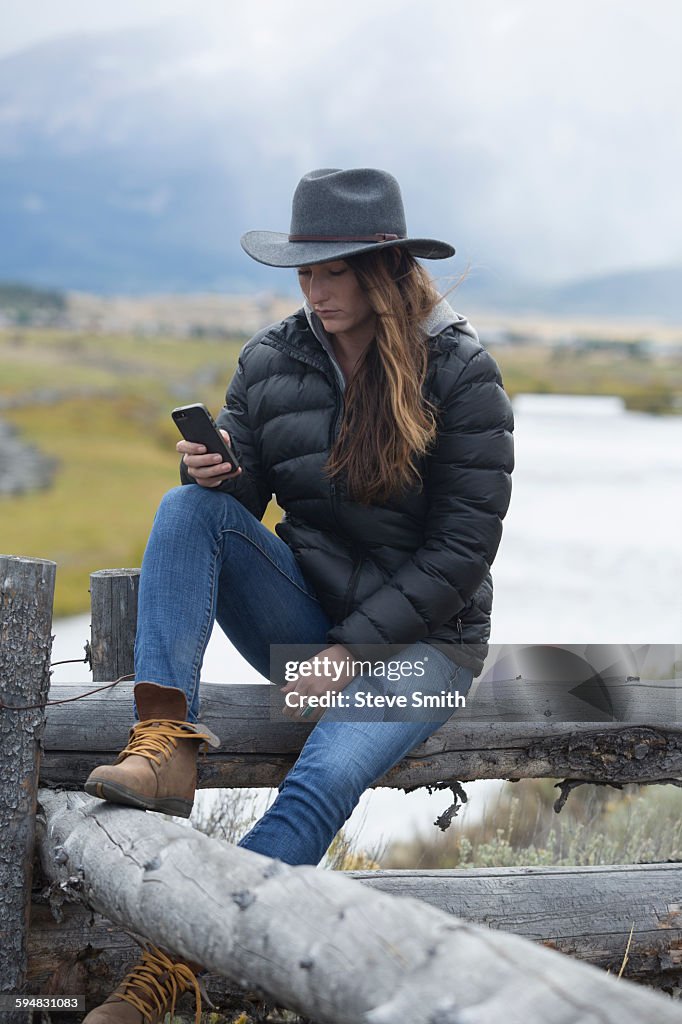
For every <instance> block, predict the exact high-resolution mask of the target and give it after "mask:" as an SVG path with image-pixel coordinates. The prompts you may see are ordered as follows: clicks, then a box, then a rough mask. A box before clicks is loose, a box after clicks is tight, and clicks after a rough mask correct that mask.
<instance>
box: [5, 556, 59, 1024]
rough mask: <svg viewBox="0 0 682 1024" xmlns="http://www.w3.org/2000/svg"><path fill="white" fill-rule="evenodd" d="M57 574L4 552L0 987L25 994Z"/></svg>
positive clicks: (50, 567) (53, 569) (34, 560)
mask: <svg viewBox="0 0 682 1024" xmlns="http://www.w3.org/2000/svg"><path fill="white" fill-rule="evenodd" d="M55 572H56V565H55V563H54V562H48V561H45V560H44V559H39V558H16V557H11V556H9V555H0V701H1V702H2V707H0V836H1V837H2V843H1V844H0V992H14V993H17V992H20V991H21V989H22V986H23V983H24V978H25V974H26V964H27V952H26V939H27V931H28V923H29V910H30V897H31V881H32V874H33V845H34V837H35V812H36V799H37V787H38V768H39V760H40V743H41V740H42V735H43V729H44V725H45V708H44V706H43V705H44V702H45V701H46V700H47V693H48V688H49V679H50V677H49V665H50V651H51V648H52V636H51V632H50V631H51V628H52V602H53V597H54V581H55ZM31 705H38V706H31ZM14 708H21V709H23V710H13V709H14ZM3 1019H6V1020H7V1021H10V1020H15V1019H16V1020H20V1019H21V1020H25V1019H26V1015H25V1014H18V1015H15V1014H9V1013H8V1016H7V1018H3Z"/></svg>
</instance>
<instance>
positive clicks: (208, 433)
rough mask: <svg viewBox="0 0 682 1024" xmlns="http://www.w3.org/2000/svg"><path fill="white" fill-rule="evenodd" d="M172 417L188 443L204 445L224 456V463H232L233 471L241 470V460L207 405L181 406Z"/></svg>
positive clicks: (208, 450) (214, 452)
mask: <svg viewBox="0 0 682 1024" xmlns="http://www.w3.org/2000/svg"><path fill="white" fill-rule="evenodd" d="M171 416H172V417H173V419H174V420H175V425H176V427H177V428H178V430H179V431H180V433H181V434H182V436H183V437H184V439H185V440H186V441H193V442H194V443H195V444H203V445H204V446H205V448H206V451H207V452H211V453H212V454H214V455H222V457H223V462H231V463H232V469H233V470H237V469H239V459H238V458H237V456H236V454H235V451H234V449H233V448H232V446H231V445H229V444H228V443H227V441H225V439H224V438H223V435H222V434H221V433H220V431H219V430H218V427H217V425H216V422H215V420H214V419H213V417H212V416H211V414H210V412H209V411H208V409H207V408H206V406H205V405H202V404H201V403H200V402H197V403H195V404H194V405H181V406H179V407H178V408H177V409H173V411H172V413H171Z"/></svg>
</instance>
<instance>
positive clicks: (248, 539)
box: [221, 526, 317, 601]
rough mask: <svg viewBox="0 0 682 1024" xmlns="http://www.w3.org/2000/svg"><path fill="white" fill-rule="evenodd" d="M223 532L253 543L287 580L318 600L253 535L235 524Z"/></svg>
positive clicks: (306, 594)
mask: <svg viewBox="0 0 682 1024" xmlns="http://www.w3.org/2000/svg"><path fill="white" fill-rule="evenodd" d="M221 533H236V534H237V535H238V536H239V537H241V538H242V539H243V540H245V541H247V543H249V544H251V545H252V547H254V548H256V550H257V551H260V553H261V555H263V557H264V558H266V559H267V560H268V562H269V563H270V565H271V566H272V567H273V568H274V569H276V570H277V571H278V572H279V573H280V575H282V576H284V578H285V579H286V580H288V581H289V583H291V584H292V585H293V586H294V587H296V589H297V590H300V592H301V593H302V594H305V596H306V597H309V598H310V599H311V601H316V600H317V598H316V597H315V595H313V594H311V593H310V592H309V591H308V590H306V589H305V587H302V586H301V584H300V583H298V581H297V580H294V579H292V578H291V576H290V575H289V573H288V572H286V570H285V569H283V568H282V567H281V566H280V565H278V564H277V562H275V561H274V560H273V559H272V558H271V557H270V555H269V554H268V552H267V551H266V550H265V549H264V548H262V547H261V546H260V544H259V543H258V542H257V541H256V540H254V538H253V537H249V535H248V534H247V533H244V532H243V530H238V529H236V528H235V527H234V526H226V527H225V529H224V530H221ZM282 543H284V541H282ZM292 554H293V552H292Z"/></svg>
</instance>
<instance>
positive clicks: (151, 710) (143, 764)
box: [85, 682, 220, 818]
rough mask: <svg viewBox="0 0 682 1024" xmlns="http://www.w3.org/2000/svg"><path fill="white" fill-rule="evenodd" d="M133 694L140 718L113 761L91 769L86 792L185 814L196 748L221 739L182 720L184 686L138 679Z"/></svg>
mask: <svg viewBox="0 0 682 1024" xmlns="http://www.w3.org/2000/svg"><path fill="white" fill-rule="evenodd" d="M134 693H135V703H136V704H137V710H138V714H139V717H140V721H139V722H137V724H136V725H134V726H133V727H132V729H131V730H130V735H129V739H128V745H127V746H126V747H124V749H123V750H122V751H121V752H120V754H119V755H118V757H117V759H116V761H115V762H114V763H113V764H111V765H100V766H99V767H98V768H95V769H93V771H92V772H91V773H90V775H89V776H88V779H87V781H86V783H85V792H86V793H89V794H90V796H95V797H99V798H100V799H101V800H110V801H111V802H112V803H117V804H125V805H127V806H128V807H137V808H139V809H141V810H147V811H160V812H162V813H164V814H174V815H177V816H178V817H181V818H189V816H190V814H191V813H192V806H193V803H194V793H195V790H196V784H197V754H198V752H199V748H200V747H201V745H202V744H203V743H206V744H208V745H210V746H212V747H218V746H220V740H219V739H218V737H217V736H216V735H215V734H214V733H213V732H211V730H210V729H208V728H206V726H204V725H199V724H198V723H193V722H187V721H185V718H186V714H187V700H186V697H185V694H184V693H183V691H182V690H179V689H177V688H176V687H173V686H160V685H159V684H158V683H146V682H140V683H137V684H136V686H135V689H134Z"/></svg>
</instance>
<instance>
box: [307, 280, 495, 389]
mask: <svg viewBox="0 0 682 1024" xmlns="http://www.w3.org/2000/svg"><path fill="white" fill-rule="evenodd" d="M303 309H304V310H305V315H306V317H307V320H308V324H309V326H310V330H311V331H312V332H313V334H314V335H315V337H316V338H317V340H318V341H319V343H320V345H322V347H323V349H324V350H325V352H326V353H327V355H328V356H329V358H330V359H331V361H332V365H333V366H334V369H335V371H336V376H337V378H338V381H339V385H340V387H341V390H342V391H343V390H345V387H346V380H345V377H344V376H343V372H342V370H341V367H340V366H339V364H338V363H337V361H336V356H335V355H334V349H333V347H332V343H331V339H330V337H329V335H328V334H327V332H326V331H325V329H324V327H323V326H322V321H321V320H320V318H319V316H318V315H317V313H315V312H314V311H313V309H312V307H311V306H310V304H309V303H308V300H307V299H305V300H304V302H303ZM453 325H454V326H455V327H457V330H458V331H461V332H462V334H466V335H468V336H469V337H470V338H473V339H474V340H475V341H478V335H477V334H476V331H475V330H474V328H473V327H472V326H471V324H470V323H469V321H468V320H467V319H466V317H464V316H461V314H460V313H456V312H455V310H454V309H453V308H452V306H451V305H450V303H449V302H448V301H447V300H446V299H441V300H440V302H438V304H437V305H436V306H434V308H433V310H432V311H431V313H430V315H429V316H428V317H427V318H426V320H424V321H423V322H422V324H421V329H422V331H423V333H424V337H426V338H434V337H435V336H436V335H437V334H440V333H441V331H444V330H445V328H446V327H451V326H453Z"/></svg>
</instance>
